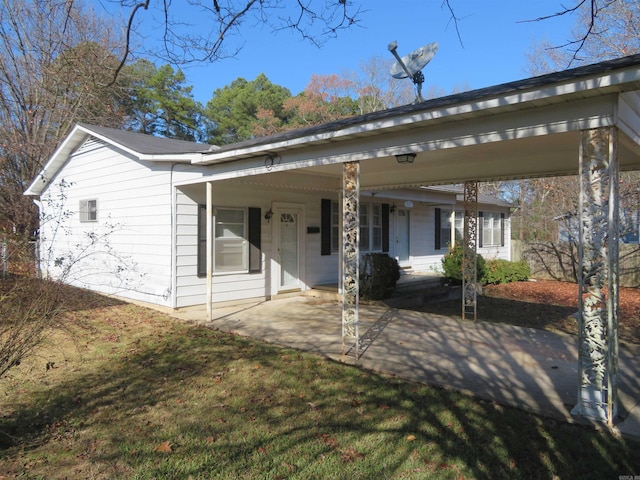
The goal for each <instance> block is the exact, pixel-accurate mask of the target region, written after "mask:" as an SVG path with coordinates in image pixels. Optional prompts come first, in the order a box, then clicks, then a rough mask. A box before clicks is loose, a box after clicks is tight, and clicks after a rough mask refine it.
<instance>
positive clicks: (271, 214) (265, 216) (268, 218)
mask: <svg viewBox="0 0 640 480" xmlns="http://www.w3.org/2000/svg"><path fill="white" fill-rule="evenodd" d="M271 217H273V210H271V209H269V210H268V211H267V213H265V214H264V219H265V220H266V221H267V223H269V222H270V221H271Z"/></svg>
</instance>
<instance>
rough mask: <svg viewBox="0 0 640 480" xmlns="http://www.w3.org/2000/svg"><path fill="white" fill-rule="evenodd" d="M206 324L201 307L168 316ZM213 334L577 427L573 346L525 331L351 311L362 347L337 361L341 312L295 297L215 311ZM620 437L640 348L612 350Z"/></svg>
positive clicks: (632, 421) (635, 421)
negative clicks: (274, 346) (351, 366)
mask: <svg viewBox="0 0 640 480" xmlns="http://www.w3.org/2000/svg"><path fill="white" fill-rule="evenodd" d="M171 315H173V316H175V317H177V318H181V319H183V320H187V321H195V322H198V323H206V313H205V310H204V308H193V309H184V310H180V311H173V312H172V313H171ZM210 325H211V326H212V327H214V328H217V329H219V330H222V331H227V332H232V333H236V334H239V335H244V336H248V337H252V338H256V339H261V340H264V341H267V342H270V343H274V344H279V345H283V346H288V347H292V348H296V349H300V350H305V351H309V352H314V353H318V354H321V355H325V356H327V357H330V358H332V359H335V360H337V361H342V362H347V363H352V364H355V363H357V364H358V365H360V366H362V367H363V368H367V369H371V370H375V371H378V372H386V373H391V374H395V375H398V376H400V377H403V378H406V379H409V380H414V381H418V382H424V383H428V384H432V385H438V386H442V387H446V388H452V389H455V390H459V391H462V392H465V393H469V394H472V395H475V396H477V397H479V398H482V399H485V400H493V401H496V402H498V403H501V404H504V405H511V406H514V407H518V408H521V409H524V410H527V411H531V412H534V413H537V414H541V415H545V416H551V417H554V418H558V419H563V420H565V421H571V422H572V421H576V419H575V418H574V417H572V416H571V414H570V411H571V408H572V407H573V406H574V405H575V402H576V398H577V378H578V374H577V362H578V360H577V358H578V351H577V338H576V337H575V336H571V335H567V334H559V333H551V332H546V331H542V330H535V329H530V328H521V327H513V326H509V325H499V324H491V323H487V322H480V321H478V322H471V321H463V320H458V319H455V318H451V317H445V316H441V315H434V314H429V313H422V312H415V311H411V310H401V309H396V308H390V307H388V306H386V305H382V304H361V305H360V336H361V340H362V342H361V343H362V347H361V352H360V358H359V360H358V361H357V362H356V360H355V358H353V353H354V352H353V350H350V349H347V351H346V352H345V353H346V355H343V354H342V340H341V338H342V337H341V304H340V303H339V302H336V301H332V300H327V299H323V298H314V297H306V296H296V297H290V298H284V299H277V300H272V301H268V302H261V303H253V304H246V305H240V306H235V307H226V308H218V309H215V311H214V319H213V321H212V322H211V323H210ZM619 398H620V405H619V415H620V417H621V420H620V421H619V422H618V423H617V428H618V429H619V430H620V431H621V433H622V434H624V435H626V436H629V437H632V438H635V439H637V440H640V405H639V401H640V346H634V345H624V344H621V346H620V384H619Z"/></svg>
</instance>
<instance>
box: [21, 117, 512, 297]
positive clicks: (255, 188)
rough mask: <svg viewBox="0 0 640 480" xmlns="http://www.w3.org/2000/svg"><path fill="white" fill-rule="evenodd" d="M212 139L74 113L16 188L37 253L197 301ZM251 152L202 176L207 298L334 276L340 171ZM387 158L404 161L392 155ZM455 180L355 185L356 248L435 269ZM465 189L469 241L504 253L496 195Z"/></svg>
mask: <svg viewBox="0 0 640 480" xmlns="http://www.w3.org/2000/svg"><path fill="white" fill-rule="evenodd" d="M226 148H227V149H228V148H229V147H226ZM232 148H233V147H232ZM219 150H220V149H219V148H217V147H214V146H210V145H202V144H197V143H191V142H185V141H181V140H171V139H166V138H158V137H152V136H149V135H144V134H140V133H134V132H127V131H121V130H116V129H112V128H104V127H96V126H91V125H84V124H79V125H76V126H75V127H74V128H73V130H72V131H71V133H70V134H69V135H68V136H67V138H66V139H65V140H64V141H63V142H62V144H61V145H60V147H59V148H58V149H57V150H56V151H55V153H54V154H53V156H52V157H51V159H50V160H49V162H48V163H47V165H46V166H45V167H44V169H43V172H42V173H41V175H40V176H39V178H38V179H36V181H35V182H34V183H33V185H32V186H31V187H30V188H29V192H28V193H30V194H35V195H38V196H39V207H40V211H41V214H42V216H43V219H45V221H43V222H42V225H41V229H40V242H41V252H42V255H43V260H42V267H43V268H44V269H47V270H48V272H49V273H50V274H52V275H54V276H63V277H64V280H65V281H68V282H69V283H72V284H75V285H78V286H81V287H85V288H89V289H94V290H97V291H100V292H104V293H110V294H118V295H120V296H123V297H125V298H131V299H135V300H141V301H145V302H150V303H154V304H158V305H163V306H168V307H172V308H180V307H186V306H192V305H201V304H206V303H207V281H206V272H207V268H206V260H207V255H206V246H207V242H206V228H207V221H206V220H207V219H206V203H207V202H206V188H205V184H204V183H203V179H206V178H208V177H210V176H212V175H215V173H216V169H215V168H213V167H212V166H210V165H206V164H201V163H200V162H201V161H202V159H203V158H205V157H206V156H207V155H210V154H211V153H213V152H218V151H219ZM260 161H261V162H267V163H265V164H264V166H263V170H264V172H260V174H259V175H251V176H247V177H242V178H233V177H232V178H227V179H224V180H221V181H219V182H216V184H215V188H214V189H213V199H212V204H213V211H212V213H213V224H214V225H215V227H214V238H213V258H214V262H213V285H212V288H213V302H214V304H215V303H219V302H238V301H243V300H254V299H270V298H272V297H275V296H277V295H278V294H282V293H285V292H286V293H291V292H304V291H306V290H309V289H312V288H313V287H315V286H318V285H322V284H337V283H339V278H340V265H341V262H340V253H341V243H340V242H341V221H340V218H341V202H340V182H339V181H336V180H335V179H334V178H332V177H330V176H328V175H312V174H308V173H305V172H304V170H303V169H302V170H301V171H298V170H297V169H295V170H287V171H281V169H279V168H278V167H279V165H278V163H277V162H278V160H277V159H276V158H275V157H274V158H273V159H269V158H264V159H263V158H261V159H260ZM272 161H273V164H271V163H268V162H272ZM389 167H390V168H393V169H398V168H405V169H410V168H411V167H412V165H410V164H409V165H399V164H398V163H397V162H396V161H395V160H394V161H393V163H390V164H389ZM461 194H462V190H461V188H455V187H452V186H433V187H424V186H421V185H415V186H412V185H409V186H402V187H394V186H391V187H389V186H385V185H384V184H381V185H379V186H377V187H376V188H367V189H363V190H362V191H361V192H360V195H361V198H360V204H359V212H360V213H359V220H360V227H359V233H360V240H359V249H360V253H361V254H364V253H367V252H385V253H388V254H389V255H390V256H392V257H395V258H396V259H397V260H398V262H399V264H400V266H401V268H402V269H403V270H404V271H408V270H413V271H441V259H442V257H443V255H444V254H445V253H446V252H447V251H448V248H449V245H451V244H452V243H453V242H455V241H456V240H455V239H456V236H457V238H458V241H459V240H460V239H461V238H462V210H463V202H462V197H461ZM478 201H479V207H478V208H479V216H480V217H481V218H480V220H481V221H480V222H479V225H480V228H481V230H482V234H481V235H480V238H479V252H480V253H481V254H483V255H484V256H485V257H487V258H504V259H509V258H510V229H509V211H510V208H509V204H508V203H506V202H504V201H500V200H498V199H495V198H490V197H483V196H481V197H480V198H479V200H478ZM452 226H453V228H452ZM456 232H457V233H456Z"/></svg>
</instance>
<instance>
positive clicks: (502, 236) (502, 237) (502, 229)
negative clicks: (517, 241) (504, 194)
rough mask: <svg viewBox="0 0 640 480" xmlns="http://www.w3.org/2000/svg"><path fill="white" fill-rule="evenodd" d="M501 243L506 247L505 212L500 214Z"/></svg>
mask: <svg viewBox="0 0 640 480" xmlns="http://www.w3.org/2000/svg"><path fill="white" fill-rule="evenodd" d="M500 244H501V245H502V246H503V247H504V213H501V214H500Z"/></svg>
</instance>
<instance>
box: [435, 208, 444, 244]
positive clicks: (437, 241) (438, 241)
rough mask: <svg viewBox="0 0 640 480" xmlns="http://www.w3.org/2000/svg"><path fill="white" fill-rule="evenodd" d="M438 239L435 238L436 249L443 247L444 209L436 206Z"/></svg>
mask: <svg viewBox="0 0 640 480" xmlns="http://www.w3.org/2000/svg"><path fill="white" fill-rule="evenodd" d="M435 212H436V220H435V224H436V232H435V233H436V239H435V247H436V250H440V249H441V248H442V238H441V237H442V209H441V208H436V209H435Z"/></svg>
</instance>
